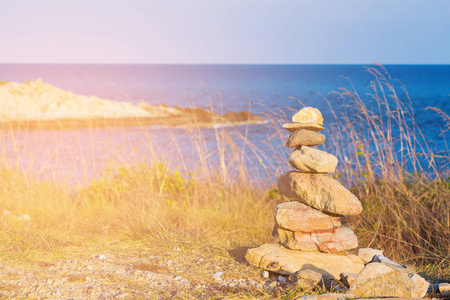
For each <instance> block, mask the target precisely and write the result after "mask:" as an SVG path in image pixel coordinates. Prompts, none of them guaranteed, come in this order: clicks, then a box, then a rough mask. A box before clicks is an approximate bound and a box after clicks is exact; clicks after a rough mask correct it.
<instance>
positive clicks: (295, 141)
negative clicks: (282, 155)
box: [286, 129, 327, 148]
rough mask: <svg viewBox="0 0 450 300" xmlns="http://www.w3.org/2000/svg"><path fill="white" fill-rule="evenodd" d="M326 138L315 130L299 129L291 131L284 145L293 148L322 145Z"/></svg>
mask: <svg viewBox="0 0 450 300" xmlns="http://www.w3.org/2000/svg"><path fill="white" fill-rule="evenodd" d="M326 139H327V138H326V137H325V135H323V134H322V133H319V132H315V131H312V130H307V129H300V130H298V131H296V132H293V133H291V135H290V136H289V139H288V141H287V142H286V147H288V148H295V147H299V146H318V145H322V144H323V143H324V142H325V140H326Z"/></svg>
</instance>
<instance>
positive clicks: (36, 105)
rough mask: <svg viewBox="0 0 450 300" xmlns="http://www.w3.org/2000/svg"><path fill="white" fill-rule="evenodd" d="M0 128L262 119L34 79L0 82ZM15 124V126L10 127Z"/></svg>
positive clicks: (203, 123) (201, 123)
mask: <svg viewBox="0 0 450 300" xmlns="http://www.w3.org/2000/svg"><path fill="white" fill-rule="evenodd" d="M0 100H1V101H0V127H5V126H11V125H12V126H13V127H23V128H30V129H32V128H43V129H46V128H51V129H54V128H56V129H58V128H62V129H64V128H80V127H103V126H120V125H122V126H140V125H150V124H157V125H164V126H188V127H212V126H214V125H217V124H240V123H250V124H252V123H261V122H264V121H265V119H264V118H262V117H260V116H257V115H254V114H252V113H250V112H238V113H233V112H230V113H227V114H225V115H224V116H220V115H218V114H216V113H214V112H213V111H209V110H207V109H202V108H198V107H197V108H196V107H194V108H180V107H168V106H166V105H148V104H146V103H139V104H138V105H134V104H132V103H128V102H121V101H111V100H106V99H101V98H98V97H95V96H90V97H88V96H81V95H76V94H74V93H72V92H68V91H65V90H63V89H59V88H56V87H54V86H52V85H51V84H48V83H45V82H43V81H42V80H40V79H38V80H36V81H28V82H26V83H17V82H1V83H0ZM14 125H17V126H14Z"/></svg>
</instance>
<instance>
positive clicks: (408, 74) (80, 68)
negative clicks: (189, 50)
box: [0, 64, 450, 177]
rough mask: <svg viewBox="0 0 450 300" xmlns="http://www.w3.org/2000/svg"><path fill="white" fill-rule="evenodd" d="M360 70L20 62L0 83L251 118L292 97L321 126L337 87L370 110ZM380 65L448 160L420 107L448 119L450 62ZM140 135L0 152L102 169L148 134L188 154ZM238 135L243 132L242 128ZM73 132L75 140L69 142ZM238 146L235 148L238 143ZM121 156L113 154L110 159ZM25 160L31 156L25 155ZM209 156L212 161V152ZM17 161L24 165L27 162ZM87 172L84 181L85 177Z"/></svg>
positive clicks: (254, 131) (21, 142)
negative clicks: (244, 113) (80, 158)
mask: <svg viewBox="0 0 450 300" xmlns="http://www.w3.org/2000/svg"><path fill="white" fill-rule="evenodd" d="M363 67H364V66H360V65H26V64H25V65H0V80H3V81H18V82H23V81H26V80H34V79H37V78H42V79H43V80H44V81H45V82H48V83H51V84H53V85H55V86H57V87H60V88H63V89H66V90H69V91H73V92H75V93H77V94H82V95H96V96H99V97H102V98H106V99H111V100H120V101H129V102H132V103H139V102H147V103H149V104H167V105H170V106H182V107H187V106H200V107H207V106H209V105H211V106H212V107H213V108H214V110H215V111H217V112H220V113H224V112H226V111H241V110H247V109H248V107H249V103H250V102H251V110H252V112H254V113H260V114H261V113H266V112H267V111H283V112H285V113H287V114H288V115H291V113H290V112H289V110H288V109H287V108H286V107H292V108H295V109H299V108H301V107H302V106H301V104H299V103H298V101H297V100H295V99H292V98H296V99H298V100H300V101H301V102H302V103H303V104H305V105H306V106H314V107H317V108H319V109H320V110H321V111H322V114H323V115H324V119H325V122H324V125H325V128H327V121H328V122H332V115H331V110H330V108H329V106H328V104H327V101H326V100H324V99H323V97H322V96H321V95H320V94H322V95H325V96H326V97H327V99H328V100H329V101H330V102H331V104H332V106H333V109H334V110H335V111H337V112H339V111H340V110H341V104H342V101H340V100H339V99H337V97H336V96H335V95H329V94H328V93H329V92H331V91H336V90H338V89H339V88H346V89H350V90H356V91H357V92H358V94H359V95H360V96H361V98H362V100H363V101H364V102H365V103H366V104H367V105H368V106H369V107H374V106H373V105H374V103H373V102H372V100H371V98H370V97H369V96H367V93H369V92H370V88H369V85H370V82H371V81H372V80H373V79H374V77H373V76H372V75H371V74H369V73H367V72H365V71H364V70H363ZM385 68H386V69H387V71H388V72H389V74H390V76H391V78H392V79H395V80H393V83H394V85H395V86H396V87H397V93H398V96H399V98H400V99H401V100H404V101H406V100H407V96H406V95H405V93H404V92H403V91H402V89H401V84H400V83H399V82H397V81H396V80H399V81H400V82H401V83H402V84H403V85H404V86H405V87H406V90H407V92H408V94H409V97H410V99H411V103H412V106H413V109H414V111H415V120H416V122H417V123H418V124H419V126H420V128H421V130H422V131H423V132H424V133H425V135H426V139H427V140H428V141H429V142H430V144H431V145H432V147H433V153H436V154H439V155H441V156H446V157H448V155H449V154H448V152H446V151H447V149H448V147H447V145H446V140H445V134H444V135H440V133H441V129H440V128H445V123H444V121H443V120H442V119H441V118H440V117H439V116H438V115H437V114H436V113H435V112H433V111H430V110H425V108H426V107H428V106H433V107H438V108H440V109H441V110H442V111H444V112H445V113H447V114H448V115H450V65H388V66H385ZM346 78H348V79H346ZM0 100H1V99H0ZM143 130H144V129H142V128H128V129H127V130H126V132H124V131H120V130H118V129H117V130H116V131H115V133H111V132H114V130H113V129H111V130H109V131H105V130H99V131H97V132H94V133H93V132H92V131H89V132H84V131H77V132H66V133H60V132H52V131H48V132H45V133H19V134H17V133H16V134H15V136H14V145H13V143H12V142H11V141H12V137H11V136H8V135H7V134H4V135H3V139H2V141H3V146H4V147H3V148H4V149H6V150H3V151H4V152H5V153H6V154H5V155H6V156H9V155H11V154H10V153H11V152H12V149H14V147H16V148H17V147H23V148H24V149H25V148H27V149H28V152H32V153H33V155H34V156H35V157H41V156H42V157H44V156H45V155H50V156H51V155H53V156H54V154H52V153H55V152H57V153H58V154H59V155H60V157H61V158H60V160H61V161H63V162H64V161H66V162H67V161H69V160H70V161H73V166H74V167H75V168H78V165H77V164H78V163H79V162H77V159H75V158H70V159H69V158H68V157H69V156H67V155H66V154H64V153H66V152H67V151H68V150H71V151H72V152H76V153H84V154H86V155H87V156H90V157H91V158H90V159H91V160H92V162H91V163H92V164H97V165H99V166H102V167H103V166H104V162H106V161H108V160H109V159H111V160H113V159H114V157H115V156H114V155H112V154H111V153H113V152H114V151H119V150H117V149H118V148H124V149H121V150H120V151H122V152H120V153H121V154H120V155H123V151H124V152H125V153H127V151H128V150H129V149H131V148H132V147H138V148H140V149H143V150H142V151H141V152H145V151H147V150H145V149H144V148H143V147H144V146H143V145H144V144H147V143H148V137H150V136H151V140H152V143H153V144H154V145H156V146H157V147H161V148H163V149H167V148H166V147H167V146H168V145H173V144H174V140H176V142H177V143H178V144H179V145H180V146H181V148H185V149H183V151H188V150H186V149H188V148H189V149H191V150H189V151H194V150H192V145H191V144H190V140H191V139H190V138H187V137H186V136H187V134H186V130H185V129H175V130H171V131H170V133H169V132H168V131H167V129H165V128H160V127H153V128H146V129H145V130H146V131H145V133H144V132H143ZM238 131H239V132H240V133H242V134H245V127H243V128H241V129H239V130H238ZM394 131H395V128H394ZM119 132H120V133H119ZM80 133H81V136H80ZM202 134H204V137H203V138H204V139H205V141H206V143H209V144H211V145H212V146H213V145H214V143H216V139H215V136H213V135H214V131H213V130H212V129H205V130H203V131H202ZM248 134H249V135H248V137H249V139H250V140H251V141H252V142H253V143H255V145H256V146H257V147H258V148H259V149H262V150H267V153H269V152H270V151H271V150H273V149H269V148H271V147H272V148H273V147H282V143H281V141H280V143H279V145H275V146H274V145H271V146H268V145H266V143H264V140H265V139H267V138H268V137H267V128H266V127H264V126H262V125H254V126H251V128H250V129H249V131H248ZM325 134H326V131H325ZM448 134H449V132H447V133H446V135H447V137H448ZM75 135H77V136H79V137H78V138H77V139H75V138H74V136H75ZM143 135H145V136H146V137H147V140H146V141H144V140H143V139H142V138H140V137H141V136H143ZM67 136H71V138H70V139H69V140H70V141H64V139H65V138H67ZM102 137H105V139H106V137H108V138H110V139H111V138H112V140H114V141H116V142H113V146H112V145H111V144H108V143H110V142H111V141H109V142H108V143H106V142H105V144H104V145H103V146H95V147H94V146H93V145H92V140H93V139H94V140H95V141H97V143H100V144H101V143H103V142H101V141H100V140H102ZM286 138H287V136H286ZM58 141H60V142H61V145H59V144H58ZM75 141H76V142H75ZM71 143H73V144H71ZM237 143H238V144H239V141H237ZM42 145H46V147H45V146H42ZM49 145H51V146H49ZM240 145H241V144H240ZM265 147H267V149H265ZM66 148H68V149H66ZM130 151H131V150H130ZM24 152H26V151H25V150H24ZM94 152H95V153H94ZM131 152H132V151H131ZM163 152H164V151H163ZM43 153H45V155H44V154H43ZM131 154H132V153H131ZM120 155H119V154H117V155H116V157H118V156H120ZM127 155H128V154H127ZM23 156H24V157H29V154H28V155H23ZM269 156H270V155H269ZM212 157H215V156H214V155H212ZM52 159H53V157H52V158H50V160H52ZM22 160H23V159H22ZM38 160H43V159H41V158H39V159H38ZM249 160H251V159H250V158H249ZM286 161H287V157H286ZM444 161H445V159H444ZM267 163H269V164H270V163H271V162H270V157H268V158H267ZM273 163H277V162H273ZM22 164H25V165H28V163H22ZM33 164H36V163H33ZM63 164H64V163H63ZM67 164H68V163H67ZM193 164H194V163H193ZM287 166H288V165H287ZM283 167H286V166H283ZM34 168H35V169H36V167H34ZM84 168H85V169H86V168H87V169H89V168H91V166H90V165H89V166H88V167H86V166H84ZM63 169H67V168H63ZM55 172H56V171H55ZM58 172H59V171H58ZM58 172H56V173H58ZM86 172H87V173H89V172H91V171H85V173H86ZM89 174H90V173H89ZM89 174H88V177H90V176H89ZM85 175H86V174H85ZM94 177H95V176H94Z"/></svg>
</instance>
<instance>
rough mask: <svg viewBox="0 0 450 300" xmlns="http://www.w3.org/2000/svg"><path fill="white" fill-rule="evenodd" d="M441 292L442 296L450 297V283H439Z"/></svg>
mask: <svg viewBox="0 0 450 300" xmlns="http://www.w3.org/2000/svg"><path fill="white" fill-rule="evenodd" d="M439 294H441V297H450V283H448V282H442V283H439Z"/></svg>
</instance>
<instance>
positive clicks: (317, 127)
mask: <svg viewBox="0 0 450 300" xmlns="http://www.w3.org/2000/svg"><path fill="white" fill-rule="evenodd" d="M283 128H284V129H286V130H288V131H290V132H294V131H297V130H300V129H308V130H313V131H320V130H324V129H325V128H323V127H322V126H321V125H318V124H316V123H284V124H283Z"/></svg>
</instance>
